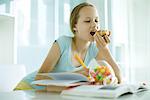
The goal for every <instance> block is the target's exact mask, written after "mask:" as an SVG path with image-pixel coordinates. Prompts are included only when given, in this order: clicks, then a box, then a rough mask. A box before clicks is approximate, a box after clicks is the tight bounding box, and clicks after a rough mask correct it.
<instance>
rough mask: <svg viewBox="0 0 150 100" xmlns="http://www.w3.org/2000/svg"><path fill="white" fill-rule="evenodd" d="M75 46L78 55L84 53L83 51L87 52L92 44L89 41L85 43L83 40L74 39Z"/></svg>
mask: <svg viewBox="0 0 150 100" xmlns="http://www.w3.org/2000/svg"><path fill="white" fill-rule="evenodd" d="M73 45H74V47H75V50H76V52H78V53H82V52H83V51H85V50H87V49H88V47H89V45H90V42H89V41H85V40H83V39H80V38H77V37H74V38H73Z"/></svg>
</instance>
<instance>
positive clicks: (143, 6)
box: [111, 0, 150, 83]
mask: <svg viewBox="0 0 150 100" xmlns="http://www.w3.org/2000/svg"><path fill="white" fill-rule="evenodd" d="M111 4H112V7H111V12H112V31H113V46H112V47H113V54H114V55H115V58H116V59H117V63H119V65H120V66H121V69H122V72H123V77H124V78H125V81H127V82H133V83H135V82H147V81H148V82H149V81H150V77H149V76H150V73H149V70H150V61H149V58H150V45H149V43H150V19H149V18H150V1H149V0H112V2H111Z"/></svg>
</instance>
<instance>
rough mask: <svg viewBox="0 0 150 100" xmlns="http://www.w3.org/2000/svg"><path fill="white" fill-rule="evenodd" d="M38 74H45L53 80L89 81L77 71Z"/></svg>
mask: <svg viewBox="0 0 150 100" xmlns="http://www.w3.org/2000/svg"><path fill="white" fill-rule="evenodd" d="M38 75H46V76H48V77H51V78H52V79H54V80H80V81H89V80H88V78H87V77H86V76H84V75H82V74H78V73H68V72H59V73H39V74H38Z"/></svg>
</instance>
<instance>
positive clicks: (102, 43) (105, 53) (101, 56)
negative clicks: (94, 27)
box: [94, 33, 122, 83]
mask: <svg viewBox="0 0 150 100" xmlns="http://www.w3.org/2000/svg"><path fill="white" fill-rule="evenodd" d="M94 39H95V41H96V45H97V48H98V49H99V52H98V55H97V57H96V60H105V61H107V62H108V63H109V64H110V66H111V67H112V69H113V70H114V72H115V76H116V77H117V79H118V83H121V81H122V80H121V73H120V69H119V66H118V65H117V64H116V61H115V60H114V59H113V57H112V55H111V53H110V51H109V48H108V47H107V44H108V43H109V42H110V41H109V38H108V36H107V35H105V36H104V37H102V36H101V35H100V34H98V33H97V34H95V35H94Z"/></svg>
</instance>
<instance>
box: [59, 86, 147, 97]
mask: <svg viewBox="0 0 150 100" xmlns="http://www.w3.org/2000/svg"><path fill="white" fill-rule="evenodd" d="M144 90H148V87H147V86H146V85H132V84H120V85H106V86H102V85H81V86H78V87H74V88H70V89H66V90H63V91H62V93H61V95H62V96H86V97H102V98H117V97H119V96H121V95H124V94H127V93H136V92H140V91H144Z"/></svg>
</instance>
